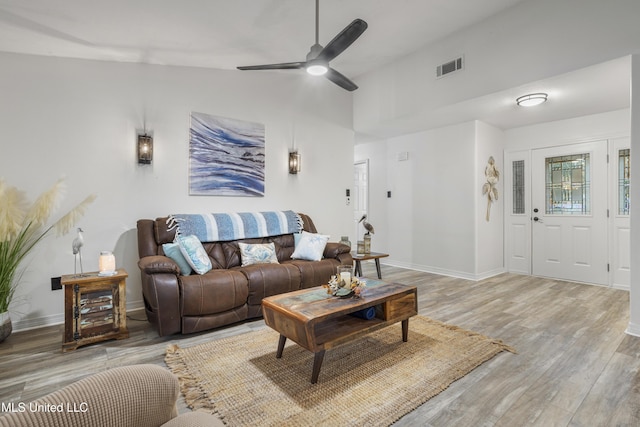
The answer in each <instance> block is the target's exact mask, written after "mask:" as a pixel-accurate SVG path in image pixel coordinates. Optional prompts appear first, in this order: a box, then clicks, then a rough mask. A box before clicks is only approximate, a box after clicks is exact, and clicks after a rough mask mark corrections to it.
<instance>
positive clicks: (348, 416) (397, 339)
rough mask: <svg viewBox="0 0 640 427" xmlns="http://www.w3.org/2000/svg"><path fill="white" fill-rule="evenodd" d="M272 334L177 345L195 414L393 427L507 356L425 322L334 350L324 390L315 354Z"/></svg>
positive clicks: (173, 358)
mask: <svg viewBox="0 0 640 427" xmlns="http://www.w3.org/2000/svg"><path fill="white" fill-rule="evenodd" d="M278 336H279V335H278V333H276V332H275V331H273V330H271V329H265V330H260V331H255V332H249V333H246V334H242V335H238V336H234V337H229V338H224V339H220V340H216V341H212V342H209V343H205V344H200V345H197V346H194V347H191V348H179V347H178V346H176V345H172V346H170V347H169V348H168V349H167V352H166V356H165V361H166V363H167V365H168V366H169V368H170V369H171V370H172V371H173V373H174V374H176V375H177V376H178V378H179V380H180V385H181V389H182V392H183V394H184V396H185V399H186V402H187V405H189V406H190V407H191V408H192V409H194V410H201V411H206V412H211V413H217V414H218V415H219V416H220V418H221V419H222V421H223V422H224V423H225V424H227V425H230V426H314V427H315V426H349V425H358V426H359V425H362V426H365V425H366V426H379V425H390V424H392V423H393V422H394V421H397V420H398V419H399V418H401V417H402V416H403V415H404V414H406V413H408V412H410V411H412V410H413V409H415V408H417V407H418V406H420V405H421V404H423V403H424V402H426V401H427V400H429V399H430V398H431V397H433V396H435V395H437V394H438V393H440V392H441V391H443V390H445V389H446V388H447V387H448V386H449V385H450V384H451V383H452V382H454V381H456V380H457V379H459V378H462V377H463V376H465V375H466V374H467V373H469V372H470V371H471V370H473V369H474V368H476V367H477V366H479V365H481V364H482V363H483V362H485V361H487V360H489V359H491V358H492V357H494V356H495V355H496V354H498V353H500V352H501V351H504V350H507V351H511V352H514V353H515V351H514V350H513V349H512V348H511V347H509V346H507V345H505V344H503V343H502V342H500V341H498V340H494V339H491V338H488V337H485V336H482V335H480V334H477V333H474V332H471V331H467V330H464V329H461V328H458V327H456V326H451V325H447V324H444V323H441V322H438V321H435V320H432V319H429V318H426V317H422V316H414V317H412V318H411V319H410V320H409V340H408V342H406V343H404V342H402V333H401V327H400V324H399V323H398V324H396V325H391V326H389V327H387V328H384V329H381V330H378V331H375V332H373V333H371V334H370V335H367V336H364V337H362V338H360V339H357V340H356V341H354V342H352V343H347V344H344V345H342V346H339V347H337V348H334V349H331V350H327V352H326V353H325V357H324V362H323V364H322V369H321V371H320V377H319V378H318V383H317V384H311V383H310V382H309V379H310V378H311V368H312V366H313V353H311V352H310V351H307V350H305V349H303V348H301V347H299V346H298V345H297V344H295V343H293V342H291V340H287V346H286V347H285V349H284V352H283V355H282V358H281V359H276V357H275V353H276V349H277V345H278Z"/></svg>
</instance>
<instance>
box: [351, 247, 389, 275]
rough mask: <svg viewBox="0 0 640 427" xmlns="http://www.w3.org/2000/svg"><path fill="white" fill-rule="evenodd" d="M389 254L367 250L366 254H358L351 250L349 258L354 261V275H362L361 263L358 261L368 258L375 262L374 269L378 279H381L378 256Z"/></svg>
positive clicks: (382, 256)
mask: <svg viewBox="0 0 640 427" xmlns="http://www.w3.org/2000/svg"><path fill="white" fill-rule="evenodd" d="M388 256H389V254H383V253H380V252H369V253H368V254H359V253H357V252H351V258H353V260H354V261H355V262H356V272H355V273H356V276H362V265H361V264H360V261H367V260H370V259H373V260H375V262H376V271H377V272H378V279H382V271H381V270H380V258H384V257H388Z"/></svg>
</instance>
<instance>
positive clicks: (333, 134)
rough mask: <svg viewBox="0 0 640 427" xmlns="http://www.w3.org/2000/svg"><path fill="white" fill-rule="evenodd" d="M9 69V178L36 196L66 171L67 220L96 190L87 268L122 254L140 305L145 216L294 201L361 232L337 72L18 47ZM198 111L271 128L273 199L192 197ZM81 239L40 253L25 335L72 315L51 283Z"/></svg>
mask: <svg viewBox="0 0 640 427" xmlns="http://www.w3.org/2000/svg"><path fill="white" fill-rule="evenodd" d="M0 63H2V67H0V94H1V98H0V147H1V151H0V152H1V153H2V155H1V156H0V177H2V178H4V179H5V180H6V181H7V183H8V184H10V185H17V186H18V187H19V188H21V189H23V190H24V191H26V193H27V195H28V197H29V199H30V200H33V199H34V198H35V197H36V196H37V195H38V194H40V193H41V192H42V191H44V190H45V189H47V188H49V187H50V186H51V185H52V184H53V183H54V182H55V181H56V180H57V179H58V178H59V177H61V176H66V182H67V186H68V192H67V194H66V196H65V198H64V200H63V201H62V205H61V207H60V209H59V213H60V214H62V213H64V212H66V210H68V209H69V208H71V207H72V206H73V205H75V204H76V203H78V202H79V201H80V200H81V199H83V198H84V197H85V196H86V195H88V194H90V193H96V194H97V195H98V198H97V200H96V202H94V204H93V205H91V206H90V208H89V210H88V211H87V213H86V215H85V217H84V218H83V219H82V220H81V221H80V222H79V224H78V225H80V226H82V228H83V229H84V231H85V233H84V235H85V240H86V243H85V247H84V248H83V254H84V267H85V270H86V271H87V270H88V271H95V270H96V269H97V259H98V254H99V252H100V251H101V250H113V251H114V253H115V255H116V258H117V264H118V267H124V268H126V269H127V271H128V272H129V280H128V282H127V302H128V306H129V307H130V308H132V307H140V306H141V291H140V279H139V273H138V268H137V264H136V263H137V259H138V255H137V239H136V232H135V225H136V220H137V219H139V218H155V217H158V216H164V215H167V214H170V213H201V212H230V211H250V210H269V209H293V210H296V211H299V212H305V213H307V214H309V215H310V216H311V217H312V218H313V219H314V222H315V224H316V226H317V227H318V230H319V231H321V232H324V233H329V234H331V235H332V237H333V238H334V240H336V241H337V240H339V236H340V235H343V234H349V231H350V230H351V229H352V211H351V207H349V206H346V204H345V203H344V189H345V188H349V187H351V185H352V180H353V176H352V172H351V170H352V169H351V165H352V164H353V140H354V134H353V131H352V102H351V101H352V100H351V94H349V93H347V92H345V91H343V90H340V89H339V88H337V87H336V86H335V85H333V84H331V83H330V82H328V81H326V79H321V80H309V79H308V78H306V77H305V76H303V75H302V74H300V75H296V74H295V73H287V74H285V73H268V72H264V73H248V72H239V71H220V70H210V69H199V68H186V67H165V66H151V65H143V64H123V63H110V62H99V61H84V60H70V59H57V58H46V57H35V56H24V55H13V54H1V55H0ZM191 111H197V112H202V113H208V114H213V115H219V116H225V117H231V118H235V119H240V120H247V121H254V122H259V123H263V124H264V125H265V130H266V169H265V173H266V182H265V196H264V197H261V198H253V197H246V198H244V197H203V196H200V197H190V196H189V195H188V131H189V114H190V112H191ZM145 123H146V127H147V129H148V130H150V131H152V132H153V135H154V159H153V164H152V165H151V166H138V164H137V163H136V159H135V142H136V131H139V130H142V129H143V126H144V124H145ZM294 139H295V145H296V146H297V148H298V150H299V152H300V153H301V154H302V172H301V173H300V174H299V175H297V176H295V175H289V174H288V173H287V153H288V150H289V148H291V147H292V145H294V142H293V140H294ZM55 218H57V217H54V218H53V219H55ZM73 237H74V235H73V234H69V235H66V236H63V237H54V236H52V237H49V238H47V240H46V241H44V242H42V243H43V244H41V245H40V246H39V247H38V248H37V249H36V251H35V253H34V256H33V259H32V261H31V263H30V264H29V267H28V270H27V272H26V274H25V275H24V277H23V281H22V283H21V285H20V287H19V289H18V292H17V293H16V298H15V303H14V304H12V306H11V308H10V312H11V316H12V319H13V320H14V328H15V329H21V328H28V327H32V326H39V325H43V324H51V323H56V322H61V321H62V320H63V317H62V313H63V294H62V292H61V291H55V292H52V291H51V290H50V278H51V277H55V276H60V275H62V274H68V273H73V262H74V258H73V255H72V254H71V241H72V240H73ZM332 240H333V239H332Z"/></svg>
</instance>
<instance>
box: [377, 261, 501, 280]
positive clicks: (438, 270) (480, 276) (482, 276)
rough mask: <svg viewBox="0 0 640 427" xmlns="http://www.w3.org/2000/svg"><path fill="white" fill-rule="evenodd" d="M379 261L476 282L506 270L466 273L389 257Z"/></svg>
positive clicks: (392, 265)
mask: <svg viewBox="0 0 640 427" xmlns="http://www.w3.org/2000/svg"><path fill="white" fill-rule="evenodd" d="M380 263H381V264H382V265H388V266H391V267H398V268H406V269H409V270H416V271H421V272H423V273H431V274H438V275H440V276H448V277H455V278H457V279H466V280H472V281H474V282H478V281H480V280H485V279H488V278H490V277H494V276H498V275H500V274H502V273H505V272H506V270H505V269H504V268H502V267H501V268H497V269H495V270H491V271H487V272H484V273H478V274H473V273H467V272H463V271H456V270H448V269H443V268H438V267H431V266H426V265H420V264H413V263H407V262H402V261H396V260H389V259H385V261H384V262H382V261H381V262H380Z"/></svg>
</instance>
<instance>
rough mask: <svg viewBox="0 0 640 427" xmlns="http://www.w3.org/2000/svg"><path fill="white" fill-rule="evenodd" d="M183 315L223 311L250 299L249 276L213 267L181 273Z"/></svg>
mask: <svg viewBox="0 0 640 427" xmlns="http://www.w3.org/2000/svg"><path fill="white" fill-rule="evenodd" d="M180 293H181V297H182V298H180V302H181V304H182V307H181V314H182V315H183V316H198V315H205V314H215V313H221V312H223V311H228V310H231V309H233V308H236V307H240V306H242V305H244V304H245V303H246V302H247V297H248V295H249V291H248V285H247V278H246V277H245V275H244V274H242V273H241V272H239V271H237V270H211V271H209V272H208V273H207V274H203V275H191V276H181V277H180Z"/></svg>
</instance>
